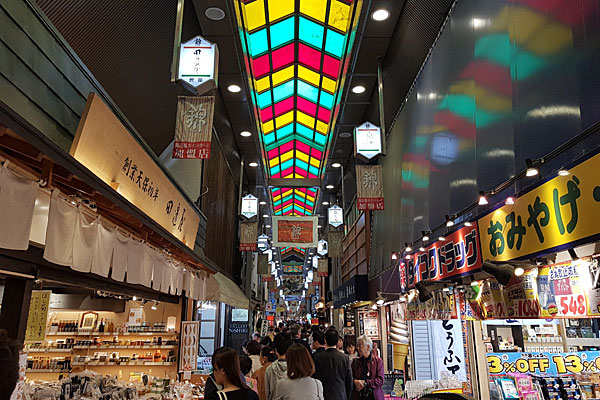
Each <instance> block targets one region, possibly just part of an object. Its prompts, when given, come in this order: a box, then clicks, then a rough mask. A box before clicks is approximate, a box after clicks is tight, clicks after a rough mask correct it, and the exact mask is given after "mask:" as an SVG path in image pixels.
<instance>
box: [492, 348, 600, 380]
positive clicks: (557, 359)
mask: <svg viewBox="0 0 600 400" xmlns="http://www.w3.org/2000/svg"><path fill="white" fill-rule="evenodd" d="M487 362H488V372H489V373H490V375H506V374H509V373H522V374H535V375H539V374H543V375H561V374H585V373H598V372H599V371H600V351H579V352H572V353H488V354H487Z"/></svg>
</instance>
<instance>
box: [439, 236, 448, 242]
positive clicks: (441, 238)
mask: <svg viewBox="0 0 600 400" xmlns="http://www.w3.org/2000/svg"><path fill="white" fill-rule="evenodd" d="M438 240H439V241H440V242H443V241H445V240H446V238H445V237H443V236H440V237H438Z"/></svg>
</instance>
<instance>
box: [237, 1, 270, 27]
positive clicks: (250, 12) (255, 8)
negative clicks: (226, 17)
mask: <svg viewBox="0 0 600 400" xmlns="http://www.w3.org/2000/svg"><path fill="white" fill-rule="evenodd" d="M242 7H243V8H244V17H245V20H246V29H248V30H249V31H252V30H254V29H256V28H258V27H260V26H263V25H264V24H265V23H266V20H265V3H264V1H263V0H256V1H253V2H252V3H246V4H244V5H243V6H242Z"/></svg>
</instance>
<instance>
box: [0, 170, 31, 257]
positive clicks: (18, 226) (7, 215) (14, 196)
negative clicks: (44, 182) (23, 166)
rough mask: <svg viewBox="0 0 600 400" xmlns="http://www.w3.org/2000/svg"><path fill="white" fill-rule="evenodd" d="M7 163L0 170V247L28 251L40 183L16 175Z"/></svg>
mask: <svg viewBox="0 0 600 400" xmlns="http://www.w3.org/2000/svg"><path fill="white" fill-rule="evenodd" d="M7 163H8V161H7V162H5V163H4V165H3V166H2V168H1V169H0V224H1V225H2V226H3V227H4V229H1V230H0V247H1V248H4V249H9V250H27V249H28V248H29V235H30V233H31V221H32V220H33V212H34V210H35V197H36V194H37V189H38V183H37V182H34V181H32V180H31V179H26V178H21V177H19V176H17V175H15V174H14V173H13V172H12V171H10V170H9V169H8V167H7V165H8V164H7Z"/></svg>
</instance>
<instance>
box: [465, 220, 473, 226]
mask: <svg viewBox="0 0 600 400" xmlns="http://www.w3.org/2000/svg"><path fill="white" fill-rule="evenodd" d="M472 225H473V224H472V223H470V222H469V221H467V222H465V226H472Z"/></svg>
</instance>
